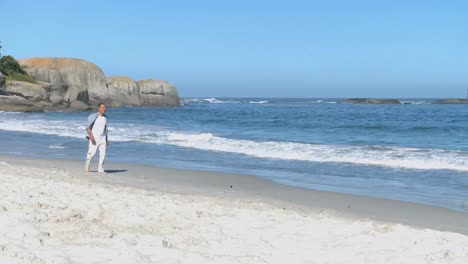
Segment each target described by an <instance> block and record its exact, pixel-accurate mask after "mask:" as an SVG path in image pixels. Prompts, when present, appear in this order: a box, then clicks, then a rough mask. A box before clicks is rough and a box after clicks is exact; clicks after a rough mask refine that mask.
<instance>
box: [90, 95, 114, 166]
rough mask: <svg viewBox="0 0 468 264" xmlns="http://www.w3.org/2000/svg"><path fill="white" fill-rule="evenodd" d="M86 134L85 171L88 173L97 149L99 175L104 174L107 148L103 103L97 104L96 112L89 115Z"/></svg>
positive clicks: (104, 106)
mask: <svg viewBox="0 0 468 264" xmlns="http://www.w3.org/2000/svg"><path fill="white" fill-rule="evenodd" d="M86 132H88V136H87V138H88V139H89V149H88V155H87V156H86V165H85V171H86V172H89V166H90V164H91V160H92V159H93V157H94V155H95V154H96V151H97V150H98V149H99V169H98V172H99V173H106V172H105V171H104V167H103V166H104V159H105V158H106V147H107V143H108V141H107V117H106V105H105V104H103V103H100V104H98V111H97V112H96V113H93V114H91V115H89V117H88V125H87V126H86Z"/></svg>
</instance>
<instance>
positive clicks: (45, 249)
mask: <svg viewBox="0 0 468 264" xmlns="http://www.w3.org/2000/svg"><path fill="white" fill-rule="evenodd" d="M93 176H94V175H93V174H89V175H86V174H81V173H76V172H75V173H73V172H72V171H67V170H63V169H57V168H51V169H49V170H47V169H44V168H39V167H37V168H36V167H34V166H32V167H21V166H18V165H14V164H11V163H2V164H1V167H0V263H87V264H88V263H411V264H414V263H460V264H462V263H468V237H467V236H465V235H461V234H457V233H450V232H440V231H435V230H430V229H416V228H413V227H408V226H404V225H400V224H390V223H380V222H376V221H372V220H365V219H357V218H356V219H353V218H344V217H337V216H334V214H333V213H331V212H330V213H329V212H328V211H326V210H325V211H323V212H321V213H311V212H306V211H298V210H293V209H290V208H283V207H278V206H275V205H273V204H266V203H263V202H260V201H257V200H254V199H250V198H241V197H239V199H234V200H233V199H225V198H222V197H212V196H203V195H188V194H181V193H177V190H174V192H171V193H168V192H163V191H155V190H144V189H137V188H130V187H124V186H113V185H109V184H104V183H99V182H97V181H95V180H93ZM168 176H170V175H168ZM107 177H112V176H110V175H108V176H107Z"/></svg>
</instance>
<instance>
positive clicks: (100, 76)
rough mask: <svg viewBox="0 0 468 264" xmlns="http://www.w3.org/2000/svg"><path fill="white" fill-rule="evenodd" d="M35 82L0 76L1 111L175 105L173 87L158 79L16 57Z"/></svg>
mask: <svg viewBox="0 0 468 264" xmlns="http://www.w3.org/2000/svg"><path fill="white" fill-rule="evenodd" d="M18 62H19V63H20V65H21V66H22V67H23V68H24V70H25V71H26V72H27V73H28V74H29V75H30V76H32V77H33V78H34V80H36V83H29V82H23V81H10V80H7V81H5V78H4V76H3V75H0V110H7V111H54V110H62V111H63V110H86V109H89V108H94V107H95V105H96V104H97V103H98V102H104V103H106V104H108V105H109V106H114V107H118V106H126V105H132V106H140V105H157V106H176V105H179V104H180V99H179V95H178V93H177V89H176V87H175V86H173V85H171V84H170V83H168V82H165V81H161V80H154V79H150V80H144V81H138V82H136V81H133V80H132V79H130V78H128V77H108V78H106V77H105V75H104V72H103V71H102V70H101V69H100V68H99V67H98V66H96V65H95V64H93V63H91V62H88V61H85V60H81V59H71V58H30V59H22V60H18Z"/></svg>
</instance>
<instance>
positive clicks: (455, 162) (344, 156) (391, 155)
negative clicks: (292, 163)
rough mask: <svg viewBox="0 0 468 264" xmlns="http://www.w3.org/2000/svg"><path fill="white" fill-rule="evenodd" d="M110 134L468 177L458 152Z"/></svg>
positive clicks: (43, 128) (11, 125) (55, 126)
mask: <svg viewBox="0 0 468 264" xmlns="http://www.w3.org/2000/svg"><path fill="white" fill-rule="evenodd" d="M0 129H2V130H10V131H23V132H33V133H40V134H48V135H57V136H64V137H74V138H80V139H84V138H85V127H84V125H83V124H82V123H78V122H67V121H50V120H23V119H13V118H12V119H10V120H8V121H3V122H0ZM109 133H110V140H111V141H138V142H146V143H150V144H166V145H173V146H179V147H185V148H193V149H198V150H206V151H217V152H227V153H236V154H242V155H247V156H252V157H258V158H268V159H278V160H296V161H306V162H330V163H349V164H359V165H367V166H386V167H394V168H403V169H419V170H435V169H440V170H458V171H468V153H467V152H465V151H456V150H440V149H423V148H405V147H387V146H360V145H353V146H351V145H325V144H307V143H295V142H282V141H254V140H247V139H233V138H225V137H221V136H217V135H213V134H210V133H190V132H180V131H170V130H158V129H157V128H154V127H152V126H144V125H141V126H140V125H139V126H136V125H134V124H114V125H113V126H112V127H111V128H110V131H109Z"/></svg>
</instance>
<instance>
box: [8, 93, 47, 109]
mask: <svg viewBox="0 0 468 264" xmlns="http://www.w3.org/2000/svg"><path fill="white" fill-rule="evenodd" d="M46 107H47V104H43V103H40V102H33V101H30V100H28V99H26V98H24V97H21V96H16V95H13V96H5V95H0V111H11V112H43V111H44V109H45V108H46Z"/></svg>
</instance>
